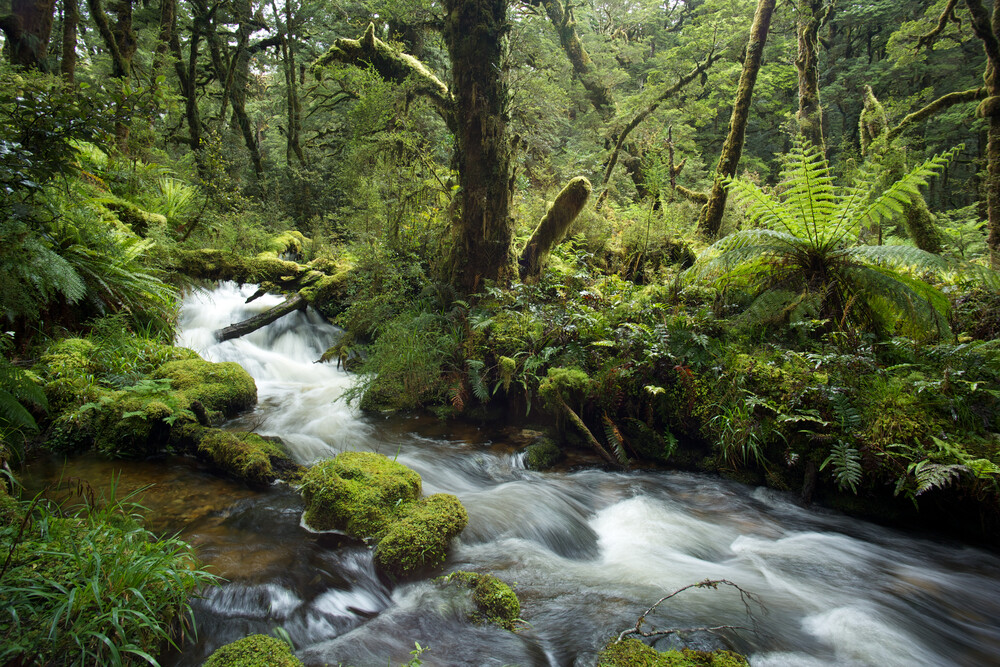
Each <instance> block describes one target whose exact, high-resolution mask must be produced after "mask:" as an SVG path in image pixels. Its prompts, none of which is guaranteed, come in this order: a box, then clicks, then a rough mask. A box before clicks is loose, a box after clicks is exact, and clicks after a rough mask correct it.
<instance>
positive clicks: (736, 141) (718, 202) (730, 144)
mask: <svg viewBox="0 0 1000 667" xmlns="http://www.w3.org/2000/svg"><path fill="white" fill-rule="evenodd" d="M774 4H775V0H759V2H758V3H757V11H756V12H755V13H754V17H753V24H752V25H751V27H750V43H749V44H747V54H746V58H745V59H744V60H743V72H742V74H740V83H739V87H738V88H737V89H736V99H735V100H734V101H733V114H732V116H731V117H730V119H729V134H728V136H726V141H725V143H724V144H723V145H722V154H721V155H720V156H719V164H718V165H717V166H716V168H715V182H714V183H713V184H712V191H711V193H710V194H709V196H708V203H706V204H705V206H704V207H702V209H701V214H700V215H699V216H698V231H699V233H701V235H702V236H704V237H705V238H707V239H714V238H715V237H716V236H718V234H719V228H720V227H721V226H722V213H723V211H725V209H726V189H725V186H724V181H725V179H726V178H729V177H732V176H735V175H736V167H737V165H739V163H740V156H741V155H742V154H743V142H744V140H745V138H746V130H747V121H748V120H749V119H750V101H751V100H752V99H753V89H754V85H755V84H756V83H757V73H758V72H760V64H761V60H762V58H763V56H764V44H765V43H766V42H767V33H768V30H769V28H770V27H771V16H772V15H773V14H774Z"/></svg>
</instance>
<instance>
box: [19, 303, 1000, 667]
mask: <svg viewBox="0 0 1000 667" xmlns="http://www.w3.org/2000/svg"><path fill="white" fill-rule="evenodd" d="M243 294H244V293H241V292H240V291H239V290H237V289H236V288H234V287H232V286H224V287H222V288H220V289H219V290H216V291H215V292H214V293H212V294H210V295H206V294H202V295H197V296H194V297H192V298H190V299H189V300H188V301H187V302H186V304H185V308H184V313H183V315H182V326H183V328H184V334H183V336H182V342H183V343H184V344H187V345H188V346H191V347H195V348H196V349H198V350H199V352H201V353H202V354H204V355H205V356H207V357H208V358H211V359H214V360H235V361H239V362H240V363H242V364H244V366H245V367H246V368H247V369H248V370H249V371H250V372H251V374H253V375H254V377H255V378H256V380H257V382H258V387H259V389H260V394H261V404H260V407H259V408H258V409H257V410H256V411H255V412H254V413H253V414H251V415H248V416H246V417H244V421H247V422H252V423H253V424H254V425H255V426H257V427H258V431H259V432H262V433H265V434H276V435H280V436H282V437H283V438H284V439H285V440H286V442H288V443H289V444H290V446H291V447H292V448H293V451H294V452H295V455H296V456H297V457H298V458H299V459H300V460H301V461H302V462H304V463H308V462H310V461H313V460H316V459H318V458H323V457H325V456H330V455H333V454H335V453H336V452H338V451H343V450H346V449H358V450H368V451H379V452H382V453H384V454H387V455H389V456H395V457H397V458H398V460H399V461H401V462H402V463H405V464H406V465H408V466H410V467H412V468H414V469H415V470H417V471H418V472H419V473H420V474H421V476H422V478H423V480H424V491H425V493H435V492H448V493H454V494H456V495H457V496H459V498H460V499H461V500H462V502H463V503H464V504H465V506H466V508H467V509H468V512H469V517H470V521H469V525H468V527H467V528H466V529H465V531H464V532H463V533H462V535H461V536H460V537H459V538H458V539H457V540H456V541H455V544H454V548H453V554H452V556H451V557H450V559H449V561H448V562H447V563H446V566H445V571H452V570H455V569H466V570H476V571H483V572H486V571H489V572H493V573H495V574H496V575H498V576H500V577H501V578H503V579H505V580H506V581H508V582H511V583H515V582H516V584H517V586H516V590H517V592H518V595H519V597H520V598H521V601H522V617H523V618H524V620H525V622H526V623H525V626H524V628H523V629H522V630H521V631H520V632H519V633H517V634H512V633H508V632H505V631H502V630H498V629H493V628H486V627H476V626H473V625H470V624H469V623H467V622H466V621H464V620H463V619H464V611H465V610H467V608H468V605H469V602H468V600H467V598H466V597H464V596H462V595H456V594H455V593H454V592H451V591H448V590H443V589H441V588H440V587H438V586H435V585H433V583H431V582H428V581H417V582H409V583H405V584H402V585H393V584H391V583H389V582H386V581H384V580H381V579H379V577H378V576H376V574H375V572H374V569H373V567H372V561H371V553H370V551H369V549H368V548H367V546H366V545H364V544H362V543H360V542H356V541H353V540H350V539H348V538H346V537H344V536H342V535H339V534H336V533H313V532H310V531H308V530H306V529H305V528H303V527H302V525H301V512H302V505H301V501H300V500H299V498H298V496H297V495H296V494H295V493H293V492H291V491H290V490H288V489H287V488H286V487H284V486H283V485H276V486H274V487H273V488H271V489H268V490H266V491H263V492H253V491H248V490H246V489H244V488H242V487H240V486H238V485H235V484H233V483H230V482H227V481H224V480H220V479H217V478H215V477H213V476H212V475H211V474H210V472H208V471H207V470H205V469H204V468H202V467H201V466H200V465H199V464H197V463H194V462H191V461H185V460H164V461H155V462H145V463H129V464H123V463H121V462H115V463H106V462H100V461H98V460H96V459H94V458H84V459H78V460H74V461H73V462H72V463H71V464H70V465H71V469H72V474H74V475H79V476H83V477H87V478H89V479H91V480H92V481H93V483H95V484H106V483H107V481H108V480H109V479H110V477H111V475H112V474H115V473H114V471H117V470H121V482H120V484H121V486H122V487H131V486H136V485H140V484H145V483H149V482H154V483H155V486H154V487H153V489H151V490H150V491H149V492H147V494H146V496H145V505H146V506H147V507H149V508H150V525H151V527H152V528H153V529H154V530H162V531H164V532H176V531H179V532H180V533H181V535H182V536H183V537H184V538H185V539H187V540H189V541H191V542H192V543H194V544H195V545H197V547H198V551H199V554H200V555H201V557H202V558H203V559H204V560H205V561H206V562H208V563H209V564H211V565H212V566H213V567H214V568H216V571H217V572H218V573H220V574H222V575H223V576H225V577H226V578H227V579H228V580H229V581H228V583H226V584H225V585H223V586H222V587H220V588H218V589H213V590H212V591H209V592H208V593H207V595H206V598H205V599H201V600H195V601H194V603H193V604H194V606H195V609H196V615H197V619H198V624H199V628H200V640H199V641H198V642H197V643H193V644H190V645H188V646H187V647H185V649H184V651H183V652H182V653H179V654H176V655H170V656H167V657H166V658H165V660H164V663H165V664H166V665H199V664H201V662H202V661H203V660H204V658H205V657H206V656H207V655H208V654H209V653H210V652H211V651H212V650H214V648H215V647H217V646H219V645H221V644H223V643H226V642H228V641H232V640H234V639H237V638H239V637H242V636H244V635H246V634H249V633H252V632H264V633H268V632H271V631H273V630H274V629H275V628H277V627H280V628H283V629H284V631H286V632H287V633H288V634H289V635H290V636H291V638H292V640H293V642H294V644H295V646H296V648H297V652H298V655H299V656H300V657H301V658H302V659H303V661H304V662H305V663H306V664H308V665H323V664H338V663H343V664H349V665H356V666H361V665H378V666H384V665H386V664H390V663H391V664H400V663H404V662H406V661H407V660H408V659H409V658H410V655H409V652H410V651H411V650H412V649H413V643H414V642H415V641H418V642H420V644H421V645H422V646H430V650H429V651H428V652H426V653H424V654H423V655H422V656H421V659H422V660H423V661H424V664H425V665H504V664H513V665H592V664H594V662H595V656H596V651H597V650H598V648H599V647H600V646H601V645H602V644H603V643H604V642H605V641H607V639H608V638H609V637H610V636H611V635H612V634H615V633H617V632H619V631H621V630H623V629H625V628H627V627H629V626H631V625H632V624H633V623H634V622H635V620H636V618H637V616H638V615H639V614H640V613H641V612H642V611H643V610H644V609H645V608H646V607H648V606H649V605H650V604H651V603H652V602H654V601H655V600H657V599H658V598H659V597H661V596H662V595H664V594H666V593H667V592H670V591H672V590H675V589H677V588H680V587H682V586H685V585H687V584H690V583H693V582H697V581H701V580H703V579H705V578H725V579H729V580H731V581H734V582H736V583H738V584H739V585H740V586H742V587H743V588H745V589H747V590H750V591H753V592H754V593H756V594H757V595H758V596H759V597H760V598H761V600H762V601H763V602H764V604H765V605H766V608H767V612H766V613H763V612H761V611H760V610H758V611H757V615H758V619H757V620H758V622H759V632H758V633H756V634H754V633H741V634H739V635H733V634H730V635H728V636H727V637H726V638H724V639H723V638H720V637H717V636H714V635H710V634H707V633H694V634H691V635H688V636H686V637H685V638H684V639H685V642H686V643H687V644H689V645H692V646H695V647H719V646H725V645H731V646H733V647H735V648H737V649H738V650H741V651H744V652H746V653H748V654H750V655H751V662H752V664H753V665H766V666H777V665H785V666H791V665H794V666H803V665H804V666H807V667H812V666H819V665H838V666H839V665H879V666H882V665H907V666H909V665H988V664H1000V621H998V619H1000V559H998V558H997V557H996V556H994V555H992V554H989V553H986V552H983V551H980V550H977V549H973V548H970V547H967V546H964V545H962V544H958V543H952V542H940V541H935V540H932V539H926V538H922V537H920V536H916V535H911V534H905V533H902V532H897V531H892V530H888V529H885V528H880V527H876V526H873V525H871V524H867V523H865V522H862V521H857V520H854V519H851V518H848V517H844V516H841V515H839V514H835V513H832V512H821V511H815V510H812V509H806V508H802V507H800V506H798V505H797V504H796V503H795V502H794V501H793V500H792V499H791V498H789V497H786V496H784V495H782V494H779V493H776V492H773V491H769V490H765V489H754V488H750V487H746V486H742V485H739V484H735V483H731V482H726V481H722V480H719V479H716V478H713V477H707V476H703V475H695V474H688V473H672V472H648V471H647V472H635V473H622V472H604V471H601V470H598V469H577V470H563V471H559V472H551V473H545V474H542V473H535V472H531V471H528V470H525V469H524V467H523V465H522V463H521V461H520V459H519V457H518V456H517V455H516V454H514V453H512V452H513V448H512V446H511V442H510V441H509V439H508V438H507V436H506V435H505V434H504V433H503V432H492V431H484V430H480V429H476V428H472V427H467V426H460V425H454V424H444V423H442V422H435V421H428V420H424V419H399V418H395V419H382V418H370V417H364V416H361V415H359V414H357V412H356V411H354V410H352V409H351V408H350V407H349V406H348V405H346V404H344V402H343V401H342V400H340V396H341V394H342V392H343V391H344V389H345V388H346V387H347V386H349V384H350V382H351V378H350V377H348V376H347V375H345V374H344V373H342V372H340V371H337V370H336V369H333V368H330V367H329V366H325V365H317V364H314V363H312V362H313V360H315V359H316V358H318V356H319V354H320V353H321V351H322V350H323V349H325V348H326V347H327V346H328V345H329V343H330V340H331V338H332V337H333V336H335V335H336V333H335V332H334V331H333V330H332V329H331V328H330V327H328V326H327V325H325V324H323V323H322V322H321V321H320V320H319V319H318V318H315V317H314V316H306V315H301V314H296V315H294V316H289V317H288V318H285V319H283V320H280V321H279V322H276V323H275V324H274V325H271V326H270V327H268V329H267V330H262V331H260V332H256V333H255V334H252V335H251V336H249V337H247V338H245V339H242V340H239V341H229V342H227V343H224V344H222V345H217V344H215V342H214V339H212V338H211V335H210V332H211V330H212V329H214V328H219V327H221V326H225V325H226V324H229V323H230V322H232V321H238V320H240V319H242V318H244V317H246V316H247V315H248V314H249V311H250V309H249V308H247V307H246V306H244V305H243V304H242V298H243V296H242V295H243ZM261 301H263V302H264V303H260V302H254V304H252V306H253V308H254V309H260V308H264V307H267V306H268V305H271V303H269V302H267V301H266V300H264V299H262V300H261ZM33 474H34V478H35V479H36V480H42V479H52V478H55V477H57V476H58V474H59V473H58V466H54V465H51V464H46V465H42V466H38V467H37V468H35V469H34V471H33ZM35 483H36V484H37V483H40V482H38V481H36V482H35ZM650 621H651V622H652V624H653V625H655V626H658V627H692V626H704V625H717V624H738V625H745V624H746V623H747V619H746V617H745V614H744V608H743V605H742V603H741V601H740V599H739V596H738V595H735V594H734V593H733V592H732V591H728V590H719V591H690V592H687V593H684V594H682V595H681V596H678V597H677V598H675V599H674V600H671V602H670V604H669V605H666V606H665V607H664V608H663V609H661V610H660V611H658V612H657V613H656V614H655V615H654V616H652V617H651V618H650ZM667 643H669V642H661V647H662V646H663V645H665V644H667Z"/></svg>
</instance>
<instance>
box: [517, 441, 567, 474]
mask: <svg viewBox="0 0 1000 667" xmlns="http://www.w3.org/2000/svg"><path fill="white" fill-rule="evenodd" d="M524 453H525V457H524V464H525V465H526V466H527V467H528V468H530V469H531V470H546V469H548V468H551V467H552V466H554V465H555V464H556V463H558V462H559V461H560V460H561V459H562V457H563V451H562V450H561V449H560V448H559V445H557V444H556V443H555V441H554V440H553V439H552V438H547V437H544V436H543V437H541V438H538V439H536V440H535V441H534V442H532V443H531V444H530V445H528V446H527V447H526V448H525V450H524Z"/></svg>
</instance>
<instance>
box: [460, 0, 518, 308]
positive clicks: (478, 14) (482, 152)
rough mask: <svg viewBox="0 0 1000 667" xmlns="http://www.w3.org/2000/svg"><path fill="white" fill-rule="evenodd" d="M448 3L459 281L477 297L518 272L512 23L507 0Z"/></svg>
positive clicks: (466, 0) (467, 0)
mask: <svg viewBox="0 0 1000 667" xmlns="http://www.w3.org/2000/svg"><path fill="white" fill-rule="evenodd" d="M444 6H445V12H446V17H445V27H444V38H445V43H446V44H447V46H448V52H449V54H450V56H451V63H452V94H453V95H454V97H455V107H456V124H457V131H456V133H455V139H456V146H455V151H456V158H457V159H456V161H457V163H458V173H459V186H460V189H461V192H460V197H461V204H462V212H461V218H460V220H459V221H458V224H457V238H456V242H455V250H454V256H453V268H454V281H455V284H456V286H457V287H459V288H460V289H462V290H464V291H465V292H466V293H472V292H475V291H477V290H479V289H481V288H482V287H483V282H484V281H486V280H496V281H501V282H503V281H506V280H508V279H509V278H510V277H511V275H512V273H513V262H512V258H511V241H512V239H513V234H514V224H513V220H512V218H511V215H510V205H511V199H512V197H513V189H514V178H513V167H512V164H511V156H512V153H513V150H512V146H511V140H510V135H509V131H508V123H509V121H510V95H509V92H508V88H507V82H506V80H505V79H504V76H503V72H502V68H503V66H504V59H505V58H504V56H505V55H506V50H507V33H508V31H509V29H510V26H509V24H508V22H507V2H506V0H445V2H444Z"/></svg>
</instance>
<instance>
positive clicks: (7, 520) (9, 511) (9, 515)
mask: <svg viewBox="0 0 1000 667" xmlns="http://www.w3.org/2000/svg"><path fill="white" fill-rule="evenodd" d="M23 518H24V513H23V512H22V510H21V503H19V502H17V500H16V499H14V498H13V497H12V496H11V495H10V493H9V492H8V491H7V485H6V484H0V526H10V525H13V524H17V523H20V522H21V520H22V519H23Z"/></svg>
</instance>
